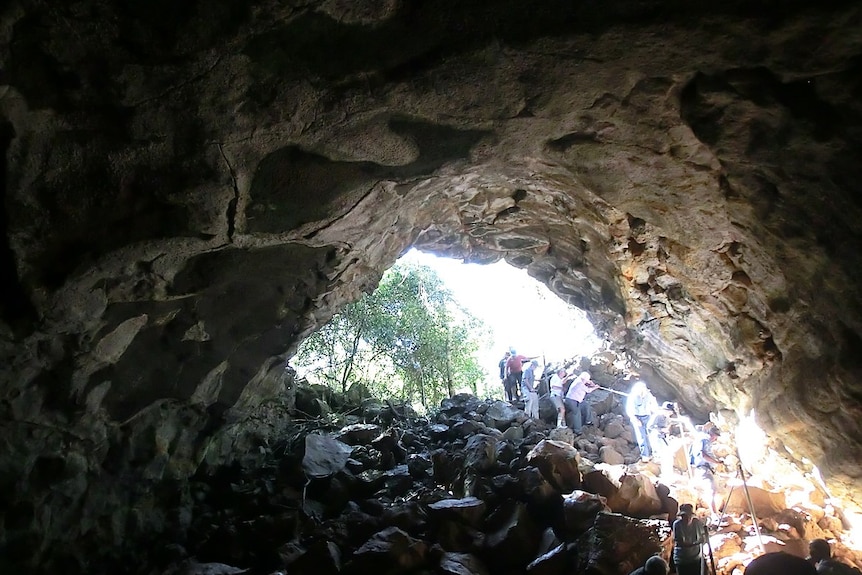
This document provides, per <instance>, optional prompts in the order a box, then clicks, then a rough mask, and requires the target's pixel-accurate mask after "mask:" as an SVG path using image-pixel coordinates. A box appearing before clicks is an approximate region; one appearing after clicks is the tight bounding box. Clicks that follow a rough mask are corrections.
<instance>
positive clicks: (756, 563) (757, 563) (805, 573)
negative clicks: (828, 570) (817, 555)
mask: <svg viewBox="0 0 862 575" xmlns="http://www.w3.org/2000/svg"><path fill="white" fill-rule="evenodd" d="M776 573H780V574H781V575H816V574H817V571H816V570H815V569H814V567H813V566H812V565H811V563H809V562H808V561H806V560H805V559H803V558H802V557H797V556H796V555H791V554H790V553H785V552H783V551H775V552H773V553H764V554H763V555H760V556H758V557H755V558H754V559H752V560H751V562H750V563H749V564H748V565H746V566H745V575H775V574H776Z"/></svg>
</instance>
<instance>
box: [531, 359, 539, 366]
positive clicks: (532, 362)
mask: <svg viewBox="0 0 862 575" xmlns="http://www.w3.org/2000/svg"><path fill="white" fill-rule="evenodd" d="M530 365H539V362H538V361H536V360H535V359H534V360H533V361H531V362H530Z"/></svg>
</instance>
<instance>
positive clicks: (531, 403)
mask: <svg viewBox="0 0 862 575" xmlns="http://www.w3.org/2000/svg"><path fill="white" fill-rule="evenodd" d="M537 367H539V362H538V361H536V360H535V359H533V360H531V361H530V365H529V366H527V369H525V370H524V375H523V376H522V377H521V397H523V398H524V412H525V413H526V414H527V417H532V418H533V419H539V394H538V393H536V368H537Z"/></svg>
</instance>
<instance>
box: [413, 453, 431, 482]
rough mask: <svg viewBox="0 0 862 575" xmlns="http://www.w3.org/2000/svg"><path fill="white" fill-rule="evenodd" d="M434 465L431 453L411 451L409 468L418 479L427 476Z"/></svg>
mask: <svg viewBox="0 0 862 575" xmlns="http://www.w3.org/2000/svg"><path fill="white" fill-rule="evenodd" d="M433 465H434V463H433V462H432V461H431V454H429V453H427V452H423V453H411V454H410V455H409V456H407V469H408V471H410V475H412V476H413V477H415V478H417V479H419V478H422V477H426V476H427V475H428V471H429V470H430V469H431V468H432V467H433Z"/></svg>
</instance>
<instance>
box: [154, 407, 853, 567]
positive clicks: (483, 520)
mask: <svg viewBox="0 0 862 575" xmlns="http://www.w3.org/2000/svg"><path fill="white" fill-rule="evenodd" d="M594 395H595V396H596V397H594V398H591V399H592V400H593V401H594V402H593V407H594V409H595V410H596V412H597V425H596V426H590V427H586V428H585V429H584V432H583V433H582V434H581V435H579V436H577V437H576V436H575V435H574V434H573V433H572V432H571V430H569V429H565V428H562V429H559V428H555V427H554V426H553V425H552V423H551V422H553V421H555V413H554V410H553V407H552V406H550V405H546V406H544V408H543V410H542V416H543V419H541V420H533V419H529V418H527V417H526V416H525V415H524V413H523V411H521V410H520V409H518V408H517V407H515V406H512V405H510V404H508V403H506V402H502V401H493V400H480V399H478V398H476V397H474V396H470V395H458V396H455V397H453V398H450V399H446V400H444V401H443V402H442V405H441V406H440V408H439V410H438V411H436V412H435V413H434V414H433V416H431V417H429V418H424V417H419V416H417V415H416V413H415V412H413V411H412V410H411V409H410V408H409V407H408V406H405V405H394V404H392V403H391V402H388V403H380V402H377V401H374V400H369V399H366V400H364V401H363V402H362V405H361V407H360V408H358V409H355V410H354V412H355V413H354V414H353V415H350V416H348V417H346V418H345V419H344V423H345V425H343V426H333V425H326V424H325V418H318V419H317V420H316V421H317V422H318V423H316V424H314V425H312V424H311V423H310V422H308V421H307V422H304V423H297V424H296V426H295V429H294V433H292V434H291V435H290V437H289V438H287V439H285V440H283V441H281V442H277V443H275V444H273V445H272V446H266V447H261V453H262V459H261V460H260V461H259V462H258V464H255V465H254V466H248V467H243V466H242V465H239V464H234V465H232V466H229V467H220V468H218V469H211V470H208V472H207V473H202V474H201V475H200V476H199V477H198V478H197V481H195V482H193V483H192V484H191V487H190V489H191V490H192V493H191V495H192V497H190V498H189V499H190V500H191V501H193V502H194V503H193V504H192V505H191V507H190V508H187V509H184V510H182V511H180V512H178V513H180V514H184V515H185V517H186V521H187V523H188V524H189V528H188V529H187V531H186V533H185V534H184V535H183V536H182V538H179V537H177V538H175V539H174V540H173V541H163V542H161V544H162V545H164V548H165V549H168V552H167V553H162V554H161V559H160V563H158V564H155V563H154V564H153V566H152V569H151V570H150V571H149V573H154V574H160V575H161V574H164V575H174V574H180V573H182V574H189V575H190V574H192V573H254V574H257V573H260V574H262V575H266V574H271V573H278V572H281V573H290V574H291V575H306V574H309V575H334V574H344V575H353V574H356V575H359V574H363V573H377V574H402V573H417V574H431V573H437V574H452V575H481V574H485V573H495V574H498V573H499V574H506V573H530V574H537V575H554V574H561V575H562V574H564V573H603V574H620V575H626V574H628V573H629V572H631V571H632V570H634V569H635V568H636V567H638V566H640V565H642V564H643V562H644V561H645V560H646V558H647V557H649V556H651V555H653V554H656V553H658V554H661V555H663V556H664V557H665V558H666V559H669V558H670V545H671V540H670V528H669V526H670V524H669V521H672V520H673V519H675V515H676V510H677V500H676V499H675V498H674V497H672V496H671V495H672V494H678V495H680V496H685V497H696V495H694V492H693V491H687V489H688V487H687V486H686V485H684V484H683V485H682V486H675V485H664V484H662V483H661V482H659V481H657V479H656V474H657V468H658V466H657V465H656V464H655V463H642V462H637V447H636V445H635V444H634V441H633V436H632V429H631V427H630V425H629V424H628V421H627V420H626V418H625V417H624V416H623V415H622V413H621V407H620V405H619V402H618V401H617V400H616V399H615V398H614V397H612V396H610V395H609V396H607V397H604V396H601V395H599V392H596V393H595V394H594ZM317 399H320V398H317ZM757 489H758V488H756V487H752V491H753V493H754V501H755V505H756V506H757V507H758V514H757V515H758V518H759V519H760V521H761V526H762V528H763V533H762V534H761V540H762V539H763V538H764V537H766V539H767V541H768V544H769V545H771V547H770V549H769V550H773V549H774V548H776V547H778V546H782V547H781V548H782V549H783V550H793V551H795V552H799V551H800V550H802V547H803V546H804V544H805V539H806V538H813V537H814V536H830V535H834V534H835V532H836V530H838V529H840V525H835V524H834V523H830V522H831V521H833V520H832V519H829V518H828V517H829V514H828V513H826V512H824V513H823V514H822V516H821V517H816V512H815V511H804V510H801V508H800V507H799V506H796V507H794V508H793V509H788V508H787V507H788V506H787V504H786V502H784V500H782V499H781V498H780V497H779V496H778V495H775V494H774V493H771V492H769V491H768V490H767V489H763V488H760V491H757ZM734 493H735V495H734V496H733V498H732V499H731V500H730V501H729V504H728V512H729V513H728V516H727V519H726V521H725V522H724V527H723V528H722V530H721V531H719V532H716V533H715V534H714V535H713V537H712V540H713V549H714V555H715V559H716V560H717V562H718V566H719V573H722V574H730V573H732V572H733V571H734V570H735V569H738V568H739V567H740V566H741V565H743V564H744V563H746V562H747V561H748V560H750V558H751V557H753V556H754V555H755V554H757V553H758V552H759V551H758V550H757V549H756V548H755V547H756V544H755V543H754V542H753V541H752V535H751V525H750V522H747V518H748V517H747V511H746V509H745V508H744V506H742V505H741V500H740V499H739V497H740V496H741V495H742V490H741V489H739V490H735V491H734ZM687 500H688V499H687ZM766 502H768V504H767V503H766ZM824 505H825V501H824ZM839 523H840V522H839ZM821 525H828V526H829V527H831V528H832V529H833V531H828V532H827V530H824V529H823V528H822V527H820V526H821ZM166 559H167V560H168V562H169V564H166Z"/></svg>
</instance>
